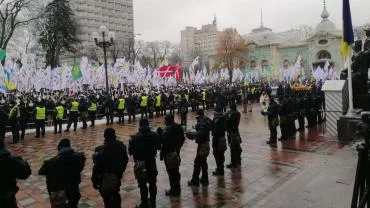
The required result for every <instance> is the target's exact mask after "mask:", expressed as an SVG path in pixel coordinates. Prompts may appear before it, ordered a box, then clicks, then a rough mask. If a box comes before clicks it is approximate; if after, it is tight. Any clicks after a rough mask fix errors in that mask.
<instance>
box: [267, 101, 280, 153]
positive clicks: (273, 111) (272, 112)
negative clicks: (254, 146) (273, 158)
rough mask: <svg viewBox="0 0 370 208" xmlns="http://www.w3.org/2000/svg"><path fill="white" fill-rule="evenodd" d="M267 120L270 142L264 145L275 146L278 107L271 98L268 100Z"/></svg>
mask: <svg viewBox="0 0 370 208" xmlns="http://www.w3.org/2000/svg"><path fill="white" fill-rule="evenodd" d="M267 118H268V122H269V129H270V140H269V141H267V142H266V143H267V144H269V145H270V146H276V143H277V126H278V125H279V106H278V104H277V103H276V102H275V101H274V99H272V98H271V99H270V103H269V107H268V108H267Z"/></svg>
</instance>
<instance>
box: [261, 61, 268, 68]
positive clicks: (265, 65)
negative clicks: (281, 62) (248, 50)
mask: <svg viewBox="0 0 370 208" xmlns="http://www.w3.org/2000/svg"><path fill="white" fill-rule="evenodd" d="M261 66H262V69H267V68H268V67H269V62H268V61H267V60H263V61H262V62H261Z"/></svg>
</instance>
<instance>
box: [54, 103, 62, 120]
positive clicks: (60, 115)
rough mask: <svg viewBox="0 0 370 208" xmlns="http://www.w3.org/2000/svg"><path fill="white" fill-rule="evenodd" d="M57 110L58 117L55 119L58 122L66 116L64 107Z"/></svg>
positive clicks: (58, 107)
mask: <svg viewBox="0 0 370 208" xmlns="http://www.w3.org/2000/svg"><path fill="white" fill-rule="evenodd" d="M55 109H56V110H57V115H56V117H55V118H56V119H58V120H62V119H63V116H64V107H63V106H61V105H59V106H57V107H56V108H55Z"/></svg>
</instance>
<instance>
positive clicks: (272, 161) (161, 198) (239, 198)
mask: <svg viewBox="0 0 370 208" xmlns="http://www.w3.org/2000/svg"><path fill="white" fill-rule="evenodd" d="M254 108H255V109H254V112H252V113H248V114H243V115H242V120H241V123H240V131H241V135H242V138H243V144H242V148H243V153H242V167H241V168H240V169H239V170H236V171H234V172H232V171H230V170H226V172H225V176H224V177H213V176H211V172H212V171H213V170H214V169H215V167H216V165H215V161H214V158H213V156H212V154H210V156H209V157H208V164H209V175H210V176H209V177H210V185H209V186H208V187H205V188H204V187H200V188H190V187H187V186H186V182H187V180H189V179H190V177H191V174H192V169H193V161H194V156H195V152H196V145H195V143H194V142H193V141H189V140H187V141H186V142H185V144H184V147H183V149H182V151H181V157H182V163H181V175H182V178H181V184H182V193H181V197H178V198H169V197H166V196H165V190H166V189H168V186H169V183H168V177H167V174H166V171H165V167H164V164H163V162H161V161H159V159H158V161H157V165H158V169H159V170H158V171H159V175H158V180H157V181H158V182H157V186H158V196H157V207H184V208H192V207H271V208H280V207H281V208H287V207H289V208H290V207H291V208H297V207H318V208H326V207H335V208H340V207H349V206H350V200H351V195H352V188H353V182H354V176H355V167H356V161H357V153H356V151H355V148H354V147H353V144H347V145H344V144H339V143H338V142H337V140H336V138H333V137H326V136H323V135H324V134H323V133H324V131H323V126H318V127H316V128H312V129H310V130H308V129H306V131H305V133H304V134H299V133H297V136H296V139H295V140H289V141H284V142H279V143H278V146H277V147H276V148H271V147H269V146H268V145H266V140H267V138H268V137H269V132H268V128H267V118H265V117H263V116H262V115H261V114H260V112H259V109H258V108H259V107H258V105H255V106H254ZM206 114H207V115H209V116H211V117H213V116H212V115H213V112H211V111H208V112H206ZM188 117H189V118H188V119H189V122H188V128H189V127H191V126H192V125H194V123H195V119H194V115H193V114H192V113H189V116H188ZM176 119H177V120H178V119H179V118H176ZM162 121H163V118H157V119H154V120H152V121H151V125H152V126H153V127H158V126H161V125H162V123H163V122H162ZM112 127H113V128H115V129H116V132H117V135H118V136H119V137H120V140H122V141H123V142H124V143H125V144H127V142H128V139H129V136H130V135H132V134H134V133H135V132H136V131H137V127H138V122H136V123H132V124H127V122H126V124H125V125H117V124H114V125H112ZM105 128H106V126H105V125H100V126H96V127H94V128H88V129H86V130H82V129H78V130H77V131H76V132H73V131H72V132H69V133H62V134H61V135H56V136H55V135H54V134H53V133H52V132H47V134H46V137H45V138H42V139H36V138H34V134H29V135H27V136H26V138H25V142H23V143H22V144H17V145H9V146H8V148H9V149H10V150H11V152H12V153H13V155H20V156H22V157H24V158H25V159H27V160H28V162H29V163H30V165H31V168H32V176H31V177H30V178H29V179H28V180H26V181H20V182H19V186H20V191H19V192H18V194H17V200H18V204H19V207H20V208H22V207H24V208H31V207H33V208H43V207H50V205H49V199H48V194H47V190H46V184H45V178H44V177H42V176H38V175H37V172H38V169H39V168H40V166H41V165H42V163H43V161H44V160H45V159H48V158H50V157H52V156H53V155H55V154H56V153H57V150H56V145H57V143H58V141H59V140H60V139H61V138H64V137H68V138H70V139H71V141H72V144H73V147H74V148H75V149H77V150H79V151H83V152H85V154H86V157H87V161H86V165H85V169H84V171H83V172H82V175H83V177H82V178H83V180H82V181H83V182H82V183H81V186H80V187H81V188H80V190H81V195H82V197H81V200H80V205H79V207H97V208H100V207H103V204H102V199H101V197H100V195H99V193H98V192H97V191H96V190H94V189H93V187H92V184H91V181H90V177H91V171H92V159H91V156H92V154H93V150H94V148H95V147H96V146H98V145H101V144H102V142H103V131H104V129H105ZM7 141H8V142H10V137H8V138H7ZM229 161H230V153H229V151H227V152H226V163H228V162H229ZM122 184H123V185H122V187H121V197H122V207H135V205H136V204H138V203H139V198H140V192H139V189H138V188H137V183H136V181H135V178H134V174H133V161H132V158H130V161H129V164H128V167H127V170H126V173H125V174H124V178H123V180H122Z"/></svg>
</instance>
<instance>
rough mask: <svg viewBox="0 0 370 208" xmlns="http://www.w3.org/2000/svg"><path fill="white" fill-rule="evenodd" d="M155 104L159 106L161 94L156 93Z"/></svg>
mask: <svg viewBox="0 0 370 208" xmlns="http://www.w3.org/2000/svg"><path fill="white" fill-rule="evenodd" d="M155 106H156V107H161V96H160V95H157V97H156V103H155Z"/></svg>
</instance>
